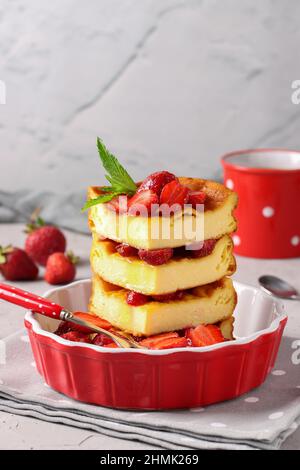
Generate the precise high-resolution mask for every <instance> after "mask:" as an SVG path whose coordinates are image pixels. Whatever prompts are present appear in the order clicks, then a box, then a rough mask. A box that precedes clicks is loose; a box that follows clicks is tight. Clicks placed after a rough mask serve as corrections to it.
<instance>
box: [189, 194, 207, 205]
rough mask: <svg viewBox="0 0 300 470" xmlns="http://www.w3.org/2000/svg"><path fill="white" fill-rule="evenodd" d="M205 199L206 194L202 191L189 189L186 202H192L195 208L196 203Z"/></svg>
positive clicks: (200, 202) (201, 202)
mask: <svg viewBox="0 0 300 470" xmlns="http://www.w3.org/2000/svg"><path fill="white" fill-rule="evenodd" d="M205 199H206V194H205V193H204V192H203V191H190V192H189V198H188V204H192V206H193V207H194V208H195V209H196V205H197V204H204V202H205Z"/></svg>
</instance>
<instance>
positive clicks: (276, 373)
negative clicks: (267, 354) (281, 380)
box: [272, 369, 286, 376]
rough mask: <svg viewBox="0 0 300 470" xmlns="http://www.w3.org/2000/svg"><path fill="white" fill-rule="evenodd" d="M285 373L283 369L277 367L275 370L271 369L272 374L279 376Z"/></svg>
mask: <svg viewBox="0 0 300 470" xmlns="http://www.w3.org/2000/svg"><path fill="white" fill-rule="evenodd" d="M285 374H286V372H285V370H279V369H277V370H273V371H272V375H277V376H280V375H285Z"/></svg>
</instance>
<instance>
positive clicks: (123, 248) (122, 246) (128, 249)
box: [115, 243, 138, 256]
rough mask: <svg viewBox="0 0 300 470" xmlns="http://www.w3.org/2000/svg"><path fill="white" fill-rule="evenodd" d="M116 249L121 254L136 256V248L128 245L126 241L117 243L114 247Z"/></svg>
mask: <svg viewBox="0 0 300 470" xmlns="http://www.w3.org/2000/svg"><path fill="white" fill-rule="evenodd" d="M115 249H116V251H117V252H118V253H119V255H121V256H137V254H138V250H137V248H134V246H130V245H128V244H127V243H119V244H118V245H116V247H115Z"/></svg>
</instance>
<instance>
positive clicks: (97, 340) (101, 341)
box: [92, 333, 112, 346]
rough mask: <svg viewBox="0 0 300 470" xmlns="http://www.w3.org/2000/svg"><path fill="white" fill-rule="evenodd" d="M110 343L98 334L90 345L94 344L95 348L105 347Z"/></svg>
mask: <svg viewBox="0 0 300 470" xmlns="http://www.w3.org/2000/svg"><path fill="white" fill-rule="evenodd" d="M111 342H112V341H111V339H110V338H109V337H108V336H106V335H104V334H103V333H98V334H97V335H96V336H95V337H94V338H93V340H92V343H93V344H96V345H97V346H106V345H107V344H110V343H111Z"/></svg>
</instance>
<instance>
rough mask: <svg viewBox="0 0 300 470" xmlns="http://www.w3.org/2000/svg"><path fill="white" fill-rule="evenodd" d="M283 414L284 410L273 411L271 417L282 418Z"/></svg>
mask: <svg viewBox="0 0 300 470" xmlns="http://www.w3.org/2000/svg"><path fill="white" fill-rule="evenodd" d="M282 416H283V412H282V411H277V413H272V414H270V415H269V419H272V420H273V419H280V418H282Z"/></svg>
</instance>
